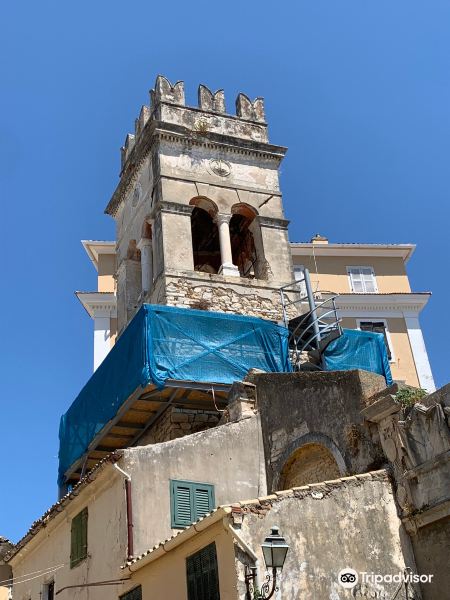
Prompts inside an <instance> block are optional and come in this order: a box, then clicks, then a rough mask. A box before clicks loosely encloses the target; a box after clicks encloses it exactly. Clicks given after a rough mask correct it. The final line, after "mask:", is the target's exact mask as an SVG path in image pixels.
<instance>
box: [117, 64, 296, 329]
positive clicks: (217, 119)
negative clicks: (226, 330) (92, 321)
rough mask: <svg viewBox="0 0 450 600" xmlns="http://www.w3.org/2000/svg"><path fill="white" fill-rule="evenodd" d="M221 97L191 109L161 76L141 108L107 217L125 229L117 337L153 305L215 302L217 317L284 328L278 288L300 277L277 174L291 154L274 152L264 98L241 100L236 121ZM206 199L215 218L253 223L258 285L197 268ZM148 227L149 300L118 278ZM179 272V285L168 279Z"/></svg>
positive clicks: (205, 95)
mask: <svg viewBox="0 0 450 600" xmlns="http://www.w3.org/2000/svg"><path fill="white" fill-rule="evenodd" d="M218 94H219V95H217V94H216V95H214V94H212V93H211V92H210V91H209V90H207V88H205V87H204V86H200V91H199V98H200V101H199V107H198V108H192V107H187V106H185V98H184V91H183V83H182V82H178V83H177V84H175V85H173V86H172V85H171V84H170V82H168V81H167V80H166V79H165V78H164V77H161V76H158V78H157V81H156V83H155V89H154V90H153V91H152V94H151V106H150V107H143V109H142V111H141V113H140V115H139V118H138V119H137V120H136V127H135V133H134V135H131V134H130V135H129V136H128V137H127V140H126V143H125V146H124V148H123V150H122V172H121V179H120V183H119V185H118V187H117V189H116V191H115V192H114V194H113V197H112V199H111V201H110V203H109V204H108V207H107V209H106V212H107V213H108V214H111V215H112V216H114V218H115V219H116V222H117V266H118V269H119V270H118V276H119V278H120V281H119V285H118V290H117V294H118V304H119V325H118V327H119V332H120V331H122V330H123V328H124V326H125V325H126V323H127V322H128V321H129V320H130V318H132V316H133V315H134V313H135V311H136V308H138V306H139V305H140V304H141V303H142V302H143V301H145V300H146V301H151V302H155V303H161V304H165V303H167V304H171V305H178V306H187V307H189V306H195V307H198V306H199V305H202V304H203V305H204V304H208V303H209V310H218V311H225V312H232V313H238V314H245V315H252V316H261V317H263V318H268V319H273V320H277V321H278V320H280V319H281V312H282V311H281V307H280V300H279V288H280V287H281V286H282V285H285V284H288V283H290V282H291V281H292V280H293V278H294V277H293V269H292V257H291V252H290V247H289V240H288V233H287V225H288V221H286V220H285V218H284V211H283V202H282V197H281V192H280V188H279V173H278V168H279V166H280V163H281V161H282V160H283V158H284V155H285V153H286V148H284V147H282V146H275V145H272V144H269V142H268V137H267V125H266V123H265V121H264V102H263V100H262V99H261V98H258V99H256V100H255V101H254V102H251V101H250V100H249V99H248V98H247V97H246V96H245V95H244V94H239V96H238V98H237V111H236V112H237V114H236V115H229V114H226V113H225V100H224V96H223V92H220V93H218ZM205 99H206V100H205ZM199 198H202V199H207V200H208V203H209V204H210V206H211V207H212V208H211V212H210V216H211V217H213V216H214V218H216V217H217V215H220V216H221V217H224V218H229V219H231V218H232V215H233V214H235V213H236V212H238V213H239V211H242V210H245V211H250V213H251V214H252V215H253V221H252V223H251V225H250V228H251V233H252V236H253V239H254V242H255V245H254V249H255V253H256V256H253V257H252V262H253V261H254V262H253V271H254V273H253V274H254V275H255V277H256V278H257V279H255V280H253V281H252V280H250V279H246V278H243V277H242V278H241V277H240V276H239V271H238V270H237V267H236V266H235V268H236V271H234V270H233V268H232V265H231V271H228V273H227V271H226V270H225V271H224V272H225V274H230V273H231V274H232V275H233V274H235V277H232V278H231V279H232V280H234V281H232V280H231V279H230V278H228V277H226V276H222V275H220V274H218V275H216V276H215V277H212V278H210V279H209V280H205V278H204V277H203V275H205V273H200V272H198V271H196V270H195V269H194V252H193V247H192V235H191V216H190V212H191V210H192V208H193V206H192V205H191V204H192V202H195V201H197V200H198V199H199ZM150 227H151V229H152V245H153V280H154V284H153V286H152V289H151V293H150V294H148V295H147V297H146V298H144V297H143V294H142V293H141V292H142V286H141V285H140V282H139V281H138V280H137V279H136V278H135V277H133V274H132V273H130V274H129V273H128V271H127V272H126V273H122V272H121V271H120V269H121V268H122V267H121V265H122V263H123V261H126V260H127V257H128V254H129V248H130V244H131V246H133V245H135V244H136V243H137V244H139V242H140V240H141V238H142V237H144V232H145V231H146V228H147V233H148V232H149V228H150ZM145 235H147V234H145ZM149 235H150V234H149V233H148V236H149ZM146 239H148V237H147V238H146ZM226 239H227V234H226V233H225V237H224V236H222V245H223V247H224V248H223V250H224V251H223V252H222V260H223V261H224V262H225V263H227V265H228V268H230V264H229V263H231V259H230V258H229V257H228V258H226V257H227V256H228V255H229V253H230V252H231V248H228V243H227V242H224V240H226ZM234 251H235V252H236V251H237V247H236V242H234ZM128 258H129V257H128ZM136 258H137V259H139V256H137V257H136ZM234 260H237V259H236V258H234ZM225 266H226V265H225ZM222 267H223V265H222ZM122 271H123V268H122ZM172 272H178V273H179V274H180V277H181V280H179V281H178V280H177V281H175V280H174V279H173V278H171V277H169V275H171V273H172ZM183 272H185V273H184V274H183ZM220 272H221V271H220V270H219V273H220ZM121 273H122V274H121ZM185 274H188V275H189V277H188V278H186V277H184V275H185ZM178 279H179V278H178ZM188 282H189V283H188ZM266 284H267V285H266ZM166 286H168V287H166ZM237 288H239V290H238V289H237ZM292 316H295V314H293V315H292Z"/></svg>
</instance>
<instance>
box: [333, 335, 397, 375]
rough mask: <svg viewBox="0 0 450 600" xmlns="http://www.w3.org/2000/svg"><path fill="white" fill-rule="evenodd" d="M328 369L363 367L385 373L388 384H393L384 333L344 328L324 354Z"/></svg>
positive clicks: (341, 369) (340, 369)
mask: <svg viewBox="0 0 450 600" xmlns="http://www.w3.org/2000/svg"><path fill="white" fill-rule="evenodd" d="M322 360H323V365H324V367H325V370H326V371H348V370H351V369H363V370H365V371H372V373H378V374H379V375H384V377H385V379H386V384H387V385H391V384H392V375H391V368H390V366H389V359H388V355H387V351H386V343H385V341H384V336H383V334H382V333H372V332H371V331H359V330H354V329H344V330H343V332H342V335H341V336H340V337H338V338H337V339H335V340H333V341H332V342H331V343H330V344H329V345H328V346H327V348H326V350H325V352H324V354H323V355H322Z"/></svg>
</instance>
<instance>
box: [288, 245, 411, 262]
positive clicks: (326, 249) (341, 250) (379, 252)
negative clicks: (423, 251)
mask: <svg viewBox="0 0 450 600" xmlns="http://www.w3.org/2000/svg"><path fill="white" fill-rule="evenodd" d="M290 246H291V252H292V255H293V256H294V257H295V256H313V255H315V256H349V257H361V256H380V257H396V258H402V259H403V260H404V262H405V263H407V262H408V260H409V259H410V258H411V256H412V254H413V252H414V250H415V248H416V246H415V244H329V243H328V244H313V243H296V242H291V244H290Z"/></svg>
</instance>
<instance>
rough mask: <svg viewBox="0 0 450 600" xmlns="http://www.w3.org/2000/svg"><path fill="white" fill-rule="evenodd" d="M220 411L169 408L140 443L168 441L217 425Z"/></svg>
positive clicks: (141, 444)
mask: <svg viewBox="0 0 450 600" xmlns="http://www.w3.org/2000/svg"><path fill="white" fill-rule="evenodd" d="M219 420H220V413H218V412H217V411H211V410H192V409H187V408H179V407H172V408H169V410H167V411H166V412H165V413H164V414H163V415H162V416H161V418H160V419H159V421H157V422H156V423H155V424H154V425H153V427H152V428H151V429H150V431H149V432H148V433H147V434H146V435H144V436H143V437H142V438H141V439H140V440H139V442H138V443H139V445H140V446H143V445H145V444H158V443H160V442H168V441H169V440H175V439H177V438H179V437H183V436H185V435H189V434H191V433H197V431H204V430H205V429H209V428H210V427H215V426H216V425H217V424H218V422H219Z"/></svg>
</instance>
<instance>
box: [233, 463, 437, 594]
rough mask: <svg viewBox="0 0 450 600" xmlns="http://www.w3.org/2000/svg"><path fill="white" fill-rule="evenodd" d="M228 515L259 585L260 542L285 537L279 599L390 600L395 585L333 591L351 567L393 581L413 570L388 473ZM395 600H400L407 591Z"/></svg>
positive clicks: (277, 497) (301, 491)
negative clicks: (250, 555) (274, 530)
mask: <svg viewBox="0 0 450 600" xmlns="http://www.w3.org/2000/svg"><path fill="white" fill-rule="evenodd" d="M233 507H234V508H233V510H234V511H235V512H234V513H233V515H236V518H235V525H234V527H235V528H236V529H237V531H238V532H239V534H240V535H241V536H242V537H243V538H244V539H245V540H246V542H247V543H248V545H249V546H250V547H251V548H252V549H253V550H254V551H255V552H256V554H257V555H258V558H259V564H260V569H261V570H260V580H261V582H264V575H265V572H264V569H263V565H264V560H263V557H262V552H261V542H262V541H263V540H264V538H265V537H266V536H267V534H268V533H269V532H270V529H271V527H274V526H278V527H279V529H280V533H281V534H282V535H284V536H285V537H286V541H287V542H288V544H289V551H288V554H287V557H286V562H285V566H284V569H283V572H282V575H281V580H280V581H279V587H280V595H281V597H282V598H290V599H292V600H294V599H299V600H300V599H303V598H305V599H311V600H312V599H314V600H325V599H331V600H345V599H347V598H357V599H366V598H378V599H383V600H391V598H392V597H393V594H394V592H395V590H396V587H397V583H394V582H390V583H384V582H383V583H370V582H368V583H365V582H363V581H362V576H361V575H360V578H359V582H358V583H357V585H356V586H355V587H354V588H353V589H352V590H346V589H344V588H342V587H341V585H340V584H339V583H338V573H339V571H341V569H344V568H346V567H350V568H353V569H354V570H356V571H357V572H358V573H359V574H361V573H362V572H367V573H377V574H382V575H385V574H386V575H388V574H390V575H398V574H399V573H402V572H403V569H404V568H405V566H409V567H412V568H413V569H414V570H415V565H414V562H413V561H412V558H411V556H412V554H411V547H410V544H409V542H408V539H407V537H406V536H404V535H403V533H402V528H401V523H400V520H399V518H398V516H397V511H396V506H395V501H394V497H393V493H392V488H391V484H390V482H389V479H388V477H387V474H386V472H385V471H378V472H372V473H366V474H363V475H357V476H355V477H348V478H345V479H338V480H335V481H329V482H325V483H319V484H314V485H307V486H303V487H297V488H294V489H293V490H288V491H283V492H279V493H276V494H274V495H271V496H268V497H266V498H260V499H255V500H252V501H250V502H244V503H238V504H236V505H233ZM242 558H243V553H242V551H241V550H240V549H239V550H238V551H237V552H236V569H237V572H238V577H239V582H238V588H239V598H240V600H245V598H246V596H245V584H244V567H243V564H242V562H241V561H242ZM247 562H248V559H247ZM418 597H419V596H418V595H414V596H410V597H409V598H418ZM443 597H444V596H442V598H443ZM398 598H402V599H404V598H405V595H404V590H403V591H402V593H401V594H400V595H399V596H398Z"/></svg>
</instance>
